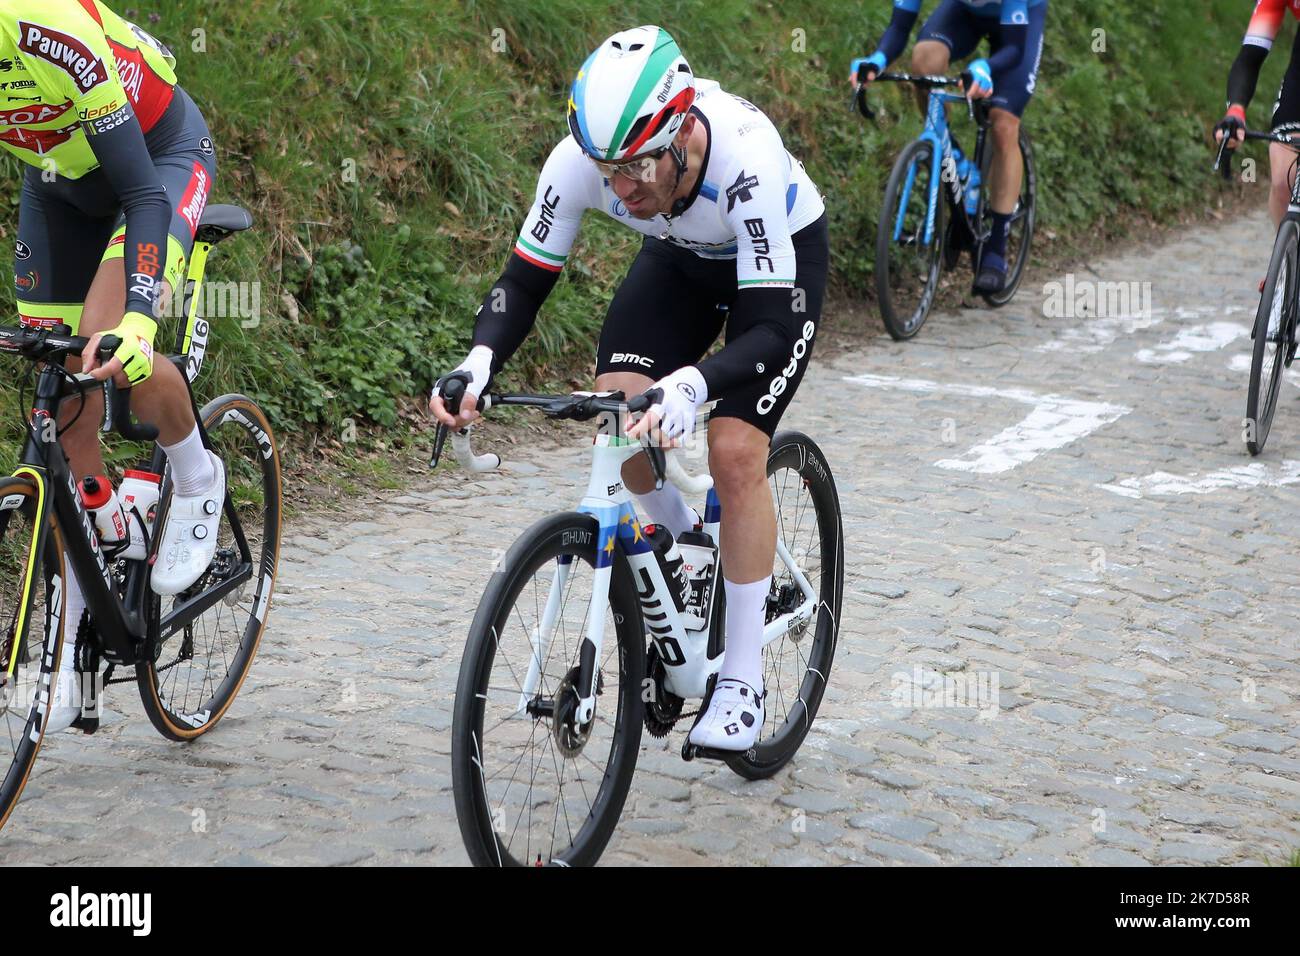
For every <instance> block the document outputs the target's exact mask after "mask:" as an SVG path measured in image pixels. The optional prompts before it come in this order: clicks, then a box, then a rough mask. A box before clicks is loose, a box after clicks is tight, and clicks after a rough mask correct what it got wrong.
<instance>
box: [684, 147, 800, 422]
mask: <svg viewBox="0 0 1300 956" xmlns="http://www.w3.org/2000/svg"><path fill="white" fill-rule="evenodd" d="M769 138H770V141H771V142H770V143H769V142H768V139H769ZM753 147H754V152H755V153H759V154H766V155H771V156H776V157H779V159H778V160H777V161H775V162H767V163H763V164H759V165H756V164H754V163H753V162H752V160H746V162H745V164H744V172H746V173H747V176H746V177H745V178H744V179H743V180H742V181H741V182H739V183H737V182H736V180H737V179H738V178H739V177H740V173H741V170H740V169H733V170H731V171H729V173H727V174H724V176H723V179H722V181H723V182H727V183H733V185H732V186H730V187H728V189H727V193H726V195H725V196H719V197H718V201H719V202H720V203H721V202H726V203H731V202H732V199H733V196H734V199H735V202H734V205H732V208H731V211H730V212H728V213H727V217H726V218H727V220H728V222H730V223H731V225H732V226H733V227H734V228H735V230H736V281H737V283H738V285H739V291H738V292H737V294H736V300H735V302H734V303H733V305H732V307H731V317H730V318H729V319H728V321H727V338H728V342H727V344H726V345H725V346H723V348H722V349H721V350H720V351H719V352H718V353H717V354H716V355H713V356H711V357H710V358H707V359H705V360H704V361H703V362H700V363H699V365H698V368H699V370H700V374H701V375H703V376H704V381H705V384H707V386H708V389H709V394H710V395H711V396H715V397H716V396H719V395H721V394H722V393H723V392H724V391H726V390H727V389H730V388H734V387H735V386H737V385H743V384H745V383H746V382H750V381H753V380H754V379H756V378H760V377H761V376H762V375H763V373H764V371H767V372H768V373H769V374H770V371H771V370H773V369H779V368H780V367H781V366H782V365H784V364H785V363H786V362H788V361H789V360H790V351H791V349H792V348H793V347H794V343H795V342H796V341H797V340H798V338H799V335H800V329H801V327H802V325H803V321H804V320H805V319H806V318H808V316H807V315H806V314H804V313H802V312H801V311H799V309H800V305H801V298H802V297H801V296H800V295H799V294H798V290H797V289H796V288H795V266H796V263H795V252H794V242H793V240H792V239H791V236H790V222H789V219H788V215H789V214H788V212H787V209H786V191H787V190H788V189H789V169H788V166H787V165H786V162H787V161H786V159H785V155H786V154H785V149H784V147H783V146H782V145H781V140H780V137H779V136H777V135H776V133H775V132H772V133H771V134H770V137H769V136H763V137H762V138H761V139H760V140H759V141H757V142H755V143H753ZM750 155H751V156H752V155H753V153H751V154H750ZM746 195H747V196H748V197H749V198H748V199H745V198H744V197H745V196H746Z"/></svg>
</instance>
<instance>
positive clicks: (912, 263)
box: [876, 139, 947, 341]
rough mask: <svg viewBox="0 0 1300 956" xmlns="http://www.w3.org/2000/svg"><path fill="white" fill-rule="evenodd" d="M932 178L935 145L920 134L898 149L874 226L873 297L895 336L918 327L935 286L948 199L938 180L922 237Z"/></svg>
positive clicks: (905, 336)
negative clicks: (932, 217)
mask: <svg viewBox="0 0 1300 956" xmlns="http://www.w3.org/2000/svg"><path fill="white" fill-rule="evenodd" d="M933 182H934V147H933V145H932V144H931V143H930V142H929V141H928V140H923V139H919V140H916V141H915V142H913V143H910V144H908V146H907V148H906V149H904V150H903V152H902V154H901V155H900V156H899V157H898V161H897V162H896V163H894V169H893V172H891V173H890V174H889V182H888V184H887V185H886V186H885V201H884V205H882V206H881V210H880V224H879V226H878V227H877V231H876V299H877V301H878V302H879V303H880V318H881V320H882V321H883V322H884V324H885V331H887V332H888V333H889V334H890V335H891V336H892V337H893V338H894V339H895V340H900V341H901V340H903V339H910V338H911V337H912V336H914V335H916V333H917V332H919V331H920V330H921V326H922V325H923V324H924V323H925V319H926V316H928V315H929V314H930V307H931V306H932V305H933V304H934V296H935V292H936V291H937V290H938V288H939V275H940V272H941V270H942V265H943V263H942V252H943V242H942V241H941V240H942V239H943V237H944V235H945V230H944V217H945V215H946V214H947V209H946V205H947V204H946V202H945V201H944V197H943V194H942V193H943V191H942V184H940V187H941V188H940V194H939V197H938V199H937V200H936V202H935V204H934V222H933V223H932V224H930V237H929V241H927V240H926V227H927V223H928V220H929V216H930V190H931V186H932V184H933ZM895 230H898V236H897V238H895V235H894V232H895Z"/></svg>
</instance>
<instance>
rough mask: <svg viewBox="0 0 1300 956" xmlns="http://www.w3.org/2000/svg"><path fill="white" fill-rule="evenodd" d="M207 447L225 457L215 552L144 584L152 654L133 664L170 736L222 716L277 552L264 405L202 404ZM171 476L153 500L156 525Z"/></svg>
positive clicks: (254, 642)
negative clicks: (185, 577) (193, 611)
mask: <svg viewBox="0 0 1300 956" xmlns="http://www.w3.org/2000/svg"><path fill="white" fill-rule="evenodd" d="M200 414H201V417H202V419H203V427H204V430H205V431H207V433H208V439H209V441H210V442H211V446H212V451H213V452H215V453H216V455H217V456H218V457H219V458H220V459H221V460H222V461H223V462H225V464H226V502H225V508H224V512H223V514H222V516H221V524H220V525H219V526H218V529H217V553H216V557H215V558H213V561H212V564H211V565H209V567H208V570H207V571H205V572H204V573H203V575H202V577H200V578H199V579H198V580H197V581H195V582H194V584H193V585H191V586H190V587H189V588H187V589H186V590H185V591H182V592H181V593H180V594H177V595H175V596H174V597H171V596H169V597H165V598H159V597H158V596H157V595H155V594H153V593H152V592H149V594H148V599H149V602H150V604H149V613H150V621H149V639H150V644H151V645H152V646H153V647H154V648H155V650H156V654H157V656H156V657H154V658H153V659H152V660H146V661H143V662H141V663H139V664H137V665H136V668H135V676H136V683H137V685H138V686H139V689H140V698H141V700H142V701H143V702H144V711H145V713H146V714H148V715H149V720H150V722H151V723H152V724H153V725H154V728H155V729H156V730H157V731H158V732H159V733H160V734H162V735H163V736H164V737H166V738H168V739H169V740H193V739H195V738H196V737H199V736H202V735H203V734H205V733H207V732H208V731H209V730H211V729H212V728H213V727H214V726H216V724H217V721H219V720H220V719H221V718H222V716H224V715H225V713H226V711H227V710H228V709H229V707H230V705H231V703H232V702H233V701H234V699H235V695H236V694H238V693H239V688H240V687H241V686H243V683H244V678H245V677H247V676H248V670H249V668H250V667H251V666H252V664H253V658H254V657H255V656H256V655H257V648H258V646H259V645H260V644H261V641H262V632H263V631H264V630H265V629H266V619H267V614H268V613H269V611H270V608H271V592H272V591H273V590H274V589H275V575H276V570H277V568H278V567H279V556H280V513H281V484H280V453H279V451H278V450H277V448H276V445H275V437H274V435H273V434H272V432H271V426H270V424H269V423H268V422H267V420H266V416H265V415H263V414H262V410H261V409H260V408H258V407H257V405H256V404H255V403H254V402H253V401H252V399H249V398H245V397H244V396H242V395H225V396H222V397H221V398H218V399H214V400H213V401H211V402H209V403H208V404H207V405H205V406H204V407H203V409H202V411H201V413H200ZM170 502H171V487H170V482H168V483H167V486H166V487H164V489H163V494H162V498H161V500H160V501H159V504H158V519H157V522H156V524H155V527H157V528H159V529H161V528H162V526H163V522H164V520H165V518H166V513H167V507H168V505H169V504H170ZM218 590H221V591H223V592H224V593H223V594H222V596H221V597H220V599H219V600H217V601H216V602H215V603H213V604H211V606H209V607H207V608H206V610H204V611H203V612H202V613H201V614H199V615H198V616H197V617H194V618H193V619H191V620H189V621H185V622H183V623H178V624H173V623H171V620H172V616H173V615H176V614H177V612H182V613H181V614H180V615H178V617H177V620H178V621H179V620H180V619H181V617H183V611H182V609H183V608H184V607H185V605H186V604H188V603H190V602H193V601H204V600H210V599H211V598H212V597H213V596H214V594H215V592H216V591H218Z"/></svg>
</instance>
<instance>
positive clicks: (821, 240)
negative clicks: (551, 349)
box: [596, 214, 830, 438]
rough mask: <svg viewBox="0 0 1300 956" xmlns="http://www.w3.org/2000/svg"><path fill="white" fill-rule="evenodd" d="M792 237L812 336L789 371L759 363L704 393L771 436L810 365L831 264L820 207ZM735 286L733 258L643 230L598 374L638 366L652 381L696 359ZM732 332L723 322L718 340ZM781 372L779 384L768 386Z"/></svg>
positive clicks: (799, 346)
mask: <svg viewBox="0 0 1300 956" xmlns="http://www.w3.org/2000/svg"><path fill="white" fill-rule="evenodd" d="M792 239H793V240H794V249H795V261H796V265H795V289H796V290H801V291H802V293H803V295H804V301H803V311H802V312H800V313H799V318H800V320H801V322H800V324H801V325H802V324H804V323H806V322H808V321H811V322H812V335H811V336H809V337H806V338H805V337H802V336H801V337H799V338H798V339H797V340H796V345H795V353H794V354H792V355H791V356H790V361H793V362H794V363H795V366H796V367H795V372H794V374H793V375H786V374H785V369H786V368H787V367H788V364H789V363H788V362H787V363H783V365H782V367H780V368H775V369H764V370H763V372H762V373H760V374H759V375H758V376H757V377H756V378H755V379H754V380H753V381H752V382H750V383H748V384H746V385H743V386H740V387H738V388H735V389H732V390H731V391H728V392H724V393H723V394H722V395H721V396H710V400H712V399H714V398H718V399H719V401H718V404H717V406H716V407H715V408H714V410H713V417H715V418H718V417H723V418H739V419H741V420H742V421H746V422H749V423H750V424H751V425H753V426H754V427H755V428H757V429H759V430H760V431H762V432H765V433H766V434H767V436H768V437H769V438H771V437H772V435H773V434H774V433H775V432H776V426H777V423H778V422H779V421H780V420H781V416H782V415H783V414H784V413H785V409H786V407H787V406H788V405H789V404H790V400H791V399H792V398H793V397H794V393H795V391H796V390H797V389H798V387H799V382H800V381H801V380H802V379H803V374H804V372H805V371H806V370H807V368H808V361H809V359H810V357H811V355H812V346H813V342H814V340H815V338H816V329H817V325H818V323H820V321H821V314H822V302H823V300H824V299H825V297H826V275H827V272H828V270H829V268H830V238H829V231H828V228H827V218H826V216H825V215H824V214H823V215H822V217H821V218H820V219H818V220H817V221H816V222H814V223H812V224H811V225H809V226H805V227H804V228H803V229H800V230H799V231H798V232H797V233H795V234H794V236H793V237H792ZM736 293H737V288H736V261H735V260H734V259H704V258H701V257H700V256H697V255H696V254H695V253H693V252H689V251H687V250H686V249H683V248H681V247H680V246H675V245H673V244H672V243H669V242H665V241H664V240H662V239H656V238H654V237H647V238H646V239H645V241H644V242H643V243H642V245H641V251H640V252H639V253H638V254H637V257H636V259H635V261H634V262H633V263H632V268H631V269H630V270H629V271H628V274H627V277H626V278H625V279H624V280H623V283H622V284H621V285H620V286H619V287H618V291H617V292H616V293H614V299H613V301H611V302H610V304H609V311H608V313H607V314H606V316H605V325H604V327H603V328H602V329H601V332H600V344H599V346H598V347H597V352H596V374H597V375H604V374H606V373H607V372H638V373H640V374H642V375H648V376H650V377H651V378H653V379H656V380H657V379H660V378H663V377H664V376H666V375H669V374H671V373H673V372H675V371H677V370H678V369H679V368H683V367H685V366H687V365H694V364H696V363H697V362H699V361H700V360H701V359H703V358H704V357H705V354H706V353H707V352H708V351H709V348H710V346H712V345H713V343H714V342H715V341H716V340H717V338H718V333H719V332H721V331H722V330H723V328H724V326H727V317H728V312H729V309H730V307H731V305H732V303H733V302H735V299H736ZM731 331H732V330H731V328H730V327H727V335H726V339H725V340H724V344H725V342H726V341H730V339H731ZM774 375H775V377H774ZM782 378H783V379H784V380H785V384H784V385H783V386H781V385H778V386H776V387H773V383H774V382H776V380H777V379H782ZM773 393H775V394H773Z"/></svg>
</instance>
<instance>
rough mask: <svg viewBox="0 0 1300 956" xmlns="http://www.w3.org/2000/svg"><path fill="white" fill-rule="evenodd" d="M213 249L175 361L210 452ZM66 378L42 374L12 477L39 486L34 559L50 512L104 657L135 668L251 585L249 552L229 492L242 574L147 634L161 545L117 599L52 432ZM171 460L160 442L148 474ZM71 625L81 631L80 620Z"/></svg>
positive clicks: (199, 267) (195, 269) (227, 505)
mask: <svg viewBox="0 0 1300 956" xmlns="http://www.w3.org/2000/svg"><path fill="white" fill-rule="evenodd" d="M212 246H213V243H211V242H203V241H199V242H196V243H195V245H194V250H193V252H192V254H191V258H190V264H189V268H188V270H187V272H186V277H185V288H184V308H183V312H184V314H185V323H184V324H183V325H182V327H181V328H179V329H178V330H177V336H176V347H177V350H178V351H179V352H180V355H178V356H174V357H171V358H170V361H172V362H173V363H175V364H176V366H177V367H178V368H179V369H180V371H181V373H182V376H183V377H184V379H185V383H186V389H187V393H188V395H189V401H190V406H191V408H192V409H193V411H194V418H195V421H196V422H197V423H198V427H199V432H200V434H201V436H202V438H203V445H204V447H205V448H208V449H211V447H212V446H211V442H210V440H209V438H208V434H207V430H206V429H205V428H204V427H203V418H202V416H201V415H200V414H199V408H198V404H197V402H196V401H195V398H194V391H193V387H192V383H193V382H194V380H195V379H196V378H197V377H198V374H199V371H200V370H201V369H202V367H203V358H204V354H205V352H206V350H207V341H208V332H209V324H208V321H207V320H206V319H203V318H200V317H199V315H198V304H199V297H198V294H197V293H198V290H199V289H200V288H201V286H202V284H203V276H204V272H205V270H206V266H207V260H208V255H209V254H210V252H211V251H212ZM59 365H60V366H61V365H62V359H59ZM64 378H65V376H64V374H62V373H61V372H59V371H58V370H56V369H55V368H52V367H51V363H49V362H47V363H46V365H45V367H43V368H42V369H41V371H40V372H39V373H38V375H37V382H36V400H35V404H34V406H33V408H32V414H31V419H30V421H29V425H28V432H27V439H26V442H25V444H24V447H23V452H22V455H21V457H20V458H19V462H20V464H19V466H18V468H17V469H16V470H15V472H14V475H15V477H20V478H26V479H28V480H29V481H31V482H33V483H34V484H35V486H36V489H37V515H36V527H37V532H36V534H37V539H36V545H35V546H36V550H35V551H34V552H33V559H34V558H35V557H36V556H37V555H40V554H42V553H44V552H43V549H44V548H45V547H46V546H47V541H48V539H47V535H48V534H49V515H50V513H51V509H53V513H54V515H55V517H56V520H57V521H58V524H59V528H60V530H61V531H62V533H63V534H62V537H63V546H64V550H65V552H66V554H67V558H68V561H69V564H70V565H71V568H70V570H71V573H73V574H75V575H76V577H77V581H78V582H79V583H80V584H81V587H82V591H83V592H84V594H85V598H86V606H87V608H89V610H90V613H91V616H92V617H93V618H94V620H95V628H96V631H97V632H98V633H99V635H100V637H101V641H102V647H101V648H100V650H101V652H102V654H103V656H104V659H105V660H107V661H109V662H110V663H112V664H121V665H127V664H134V663H136V661H137V659H138V657H139V654H140V650H141V646H142V644H143V642H144V641H145V640H146V638H149V637H152V638H154V640H155V641H158V642H161V641H163V640H165V639H166V638H168V637H170V636H171V635H172V634H174V633H176V631H178V630H180V629H181V628H183V627H184V626H185V625H187V624H188V623H190V622H191V621H193V620H194V619H195V618H197V617H199V616H200V615H201V614H203V613H204V612H206V611H207V610H208V609H209V608H211V607H212V606H214V605H215V604H216V603H217V602H219V601H221V600H222V599H224V598H225V597H226V595H227V594H230V593H231V592H233V591H235V590H237V589H238V588H239V587H241V586H242V585H243V584H244V583H245V582H246V581H248V580H249V579H250V578H251V577H252V575H253V558H252V552H251V550H250V549H249V547H248V541H247V539H246V538H245V536H244V531H243V527H242V525H241V524H240V522H239V517H238V515H237V514H236V511H235V508H234V505H233V503H232V501H231V498H230V494H229V491H227V494H226V500H225V502H224V506H223V510H224V512H225V515H226V518H227V519H228V520H229V522H230V528H231V531H232V534H233V535H234V538H235V543H236V545H237V546H238V548H239V555H240V566H239V568H238V570H237V571H236V572H235V573H234V574H233V575H231V577H230V578H228V579H227V580H226V581H223V582H222V583H221V584H219V585H217V586H216V587H213V588H210V589H208V590H206V591H205V592H204V593H202V594H200V595H198V596H197V597H194V598H192V599H190V600H189V601H187V602H185V603H184V604H182V605H181V606H180V607H177V608H173V610H172V611H171V613H169V614H167V615H166V616H165V617H164V618H162V620H161V621H160V622H159V626H158V633H157V634H156V635H149V634H147V633H146V631H147V623H148V622H147V621H146V619H145V616H144V615H143V614H142V613H141V609H142V608H143V607H145V606H146V605H145V598H146V595H145V589H146V587H147V584H146V579H147V577H148V564H149V561H150V560H152V559H153V558H154V557H155V554H156V550H157V542H156V541H155V542H151V548H150V551H151V553H150V555H149V556H148V557H147V558H146V559H144V560H140V561H130V562H128V563H127V572H126V578H125V595H126V597H125V600H123V599H121V598H119V597H118V595H117V589H116V585H115V583H114V581H113V575H112V571H111V570H110V568H109V565H108V561H107V559H106V558H105V556H104V553H103V551H102V550H101V548H100V545H99V536H98V534H97V533H96V531H95V526H94V522H93V521H92V520H91V518H90V515H89V513H88V512H87V511H86V509H85V508H84V507H83V505H82V503H81V495H80V494H78V492H77V487H76V478H75V477H74V476H73V474H72V470H71V468H70V467H69V465H68V461H67V457H66V456H65V454H64V452H63V449H62V446H61V445H60V444H59V441H58V435H57V430H56V429H55V428H54V427H52V426H53V423H54V422H56V421H57V416H58V412H59V405H60V403H61V401H62V399H63V397H64V391H63V389H64ZM106 412H107V409H106ZM166 463H167V459H166V454H165V453H164V452H163V450H162V448H161V447H159V446H158V445H157V444H156V443H155V444H154V447H153V454H152V457H151V459H150V462H149V470H150V471H152V472H153V473H154V474H158V475H161V474H163V471H164V469H165V467H166ZM162 520H163V516H162V515H159V516H158V521H157V523H156V525H155V527H158V528H161V527H162ZM73 528H79V529H80V530H81V533H80V534H76V533H74V532H73V531H72V530H71V529H73ZM39 564H40V562H39V561H38V560H30V561H29V562H28V569H27V580H25V581H24V582H23V595H22V604H21V607H22V608H23V611H22V614H23V618H24V619H23V620H22V621H20V622H19V625H18V627H17V630H16V632H17V634H18V635H20V640H19V641H16V642H15V646H17V644H19V643H21V642H22V641H25V640H26V637H27V633H28V628H29V627H30V622H29V621H27V620H26V608H27V606H28V599H29V597H30V595H31V593H32V586H33V584H34V582H35V575H36V574H37V573H38V566H39ZM68 570H69V569H65V570H64V573H65V574H66V573H68ZM65 626H66V622H65ZM73 627H74V628H75V627H76V623H75V622H74V624H73Z"/></svg>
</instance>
